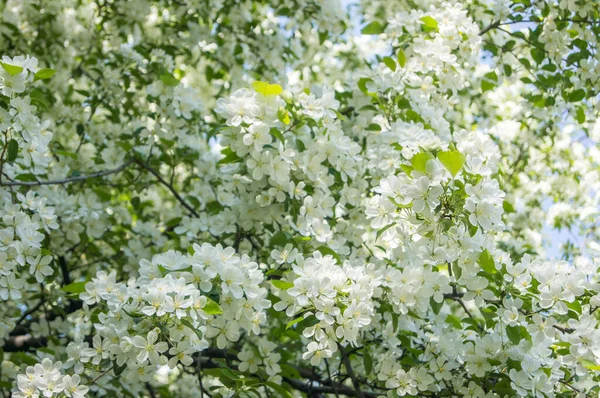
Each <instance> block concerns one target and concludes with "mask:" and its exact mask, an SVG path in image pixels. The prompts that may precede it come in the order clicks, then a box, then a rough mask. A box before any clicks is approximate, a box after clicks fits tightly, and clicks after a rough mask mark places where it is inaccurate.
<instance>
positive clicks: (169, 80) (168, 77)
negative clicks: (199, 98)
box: [160, 73, 179, 87]
mask: <svg viewBox="0 0 600 398" xmlns="http://www.w3.org/2000/svg"><path fill="white" fill-rule="evenodd" d="M160 81H161V82H163V84H164V85H165V86H169V87H175V86H177V85H179V80H177V79H175V77H174V76H173V75H172V74H170V73H163V74H162V75H160Z"/></svg>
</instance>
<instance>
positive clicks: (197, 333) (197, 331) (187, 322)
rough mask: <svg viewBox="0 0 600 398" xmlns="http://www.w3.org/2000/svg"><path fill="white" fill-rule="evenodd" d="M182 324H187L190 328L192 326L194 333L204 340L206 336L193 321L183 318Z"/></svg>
mask: <svg viewBox="0 0 600 398" xmlns="http://www.w3.org/2000/svg"><path fill="white" fill-rule="evenodd" d="M180 321H181V324H182V325H184V326H187V327H188V328H190V329H191V330H193V331H194V333H196V336H198V338H199V339H200V340H202V339H203V338H204V337H203V336H202V332H201V331H200V330H199V329H198V328H195V327H194V325H192V323H191V322H190V321H188V320H187V319H181V320H180Z"/></svg>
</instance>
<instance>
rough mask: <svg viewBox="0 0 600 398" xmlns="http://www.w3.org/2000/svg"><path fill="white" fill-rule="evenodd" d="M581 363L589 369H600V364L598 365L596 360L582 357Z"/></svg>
mask: <svg viewBox="0 0 600 398" xmlns="http://www.w3.org/2000/svg"><path fill="white" fill-rule="evenodd" d="M581 364H582V365H583V367H584V368H586V369H589V370H595V371H599V370H600V365H596V364H595V363H594V362H592V361H589V360H587V359H582V360H581Z"/></svg>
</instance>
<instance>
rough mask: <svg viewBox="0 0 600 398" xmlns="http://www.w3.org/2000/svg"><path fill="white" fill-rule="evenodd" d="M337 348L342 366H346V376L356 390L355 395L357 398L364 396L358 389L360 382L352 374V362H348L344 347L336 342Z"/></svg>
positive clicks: (363, 397)
mask: <svg viewBox="0 0 600 398" xmlns="http://www.w3.org/2000/svg"><path fill="white" fill-rule="evenodd" d="M338 349H339V350H340V354H341V356H342V360H343V361H344V367H345V368H346V371H347V372H348V376H350V380H352V384H353V385H354V389H355V390H356V396H357V397H359V398H365V395H364V394H363V392H362V391H361V390H360V383H359V382H358V378H357V377H356V375H355V374H354V370H353V369H352V364H351V363H350V358H349V357H348V355H347V354H346V352H345V351H344V347H342V346H341V345H340V344H339V343H338Z"/></svg>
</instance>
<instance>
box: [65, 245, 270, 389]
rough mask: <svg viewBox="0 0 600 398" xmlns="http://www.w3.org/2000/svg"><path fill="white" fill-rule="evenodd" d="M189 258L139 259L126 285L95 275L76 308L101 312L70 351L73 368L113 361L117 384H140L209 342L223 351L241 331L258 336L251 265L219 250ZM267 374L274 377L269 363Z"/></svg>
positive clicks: (260, 297)
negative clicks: (87, 338) (86, 337)
mask: <svg viewBox="0 0 600 398" xmlns="http://www.w3.org/2000/svg"><path fill="white" fill-rule="evenodd" d="M191 252H193V254H187V255H183V254H181V253H179V252H175V251H168V252H166V253H163V254H158V255H155V256H154V257H153V258H152V261H148V260H142V261H141V262H140V267H139V276H138V277H137V278H136V279H130V280H129V281H126V282H118V281H117V280H116V273H115V272H114V271H113V272H111V273H106V272H104V271H100V272H99V273H98V274H97V276H96V277H95V278H93V279H92V281H91V282H88V283H87V284H86V285H85V292H83V293H81V295H80V297H81V299H82V301H83V303H84V305H86V306H94V305H101V307H96V308H100V310H94V311H93V313H92V314H93V315H92V317H93V318H92V323H93V326H94V329H95V334H94V337H93V341H92V345H91V347H90V346H89V345H88V343H86V342H83V343H80V344H79V345H78V351H79V352H80V354H79V356H80V358H79V362H77V363H76V364H82V365H83V366H84V367H85V364H88V363H89V364H92V365H103V364H104V365H106V363H107V361H109V362H108V363H109V364H110V363H111V362H113V361H114V364H115V365H114V366H115V367H117V368H120V369H121V372H123V373H122V376H121V380H122V383H127V382H131V383H133V382H135V381H137V380H142V381H148V380H150V379H151V378H152V376H153V374H154V372H155V371H156V369H157V367H158V366H160V365H167V366H169V368H171V369H174V368H175V367H177V365H178V364H179V363H181V364H182V365H184V366H190V365H191V364H192V362H193V358H192V357H193V355H194V354H195V353H198V352H201V351H202V350H204V349H206V348H208V347H209V345H210V344H209V343H213V345H215V346H216V347H218V348H220V349H224V348H227V347H229V346H230V345H232V344H234V343H236V342H237V341H238V340H239V339H240V337H241V335H242V333H244V332H245V333H248V334H252V335H260V334H261V328H262V327H264V325H265V323H266V313H265V310H266V309H268V308H269V307H270V306H271V302H270V301H269V300H267V297H266V296H267V293H268V292H267V289H265V288H264V287H260V285H261V283H262V282H263V280H264V275H263V272H262V271H261V270H260V268H259V265H258V264H257V263H256V262H253V261H251V260H250V259H249V257H248V256H246V255H242V256H239V255H237V254H236V253H235V250H234V249H233V248H231V247H228V248H223V247H222V246H221V245H217V246H212V245H209V244H206V243H205V244H202V245H196V244H194V245H193V247H192V248H191ZM211 297H215V298H216V299H218V300H219V304H217V303H216V302H215V301H213V299H212V298H211ZM94 319H96V320H94ZM71 344H73V343H71ZM263 344H266V343H263ZM267 346H268V345H267ZM84 347H85V348H84ZM268 351H269V350H267V349H264V350H263V352H268ZM240 355H242V354H240ZM243 358H245V360H246V362H247V360H248V359H249V358H250V356H249V354H246V355H245V356H244V355H242V356H241V358H240V359H243ZM80 369H81V367H80ZM270 369H271V370H272V373H270V376H276V375H277V366H275V363H273V366H272V367H271V368H270ZM106 379H107V381H108V378H106ZM105 388H108V387H105ZM131 388H134V387H133V386H132V387H131Z"/></svg>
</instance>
